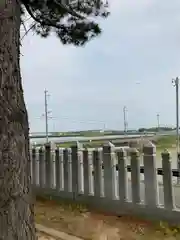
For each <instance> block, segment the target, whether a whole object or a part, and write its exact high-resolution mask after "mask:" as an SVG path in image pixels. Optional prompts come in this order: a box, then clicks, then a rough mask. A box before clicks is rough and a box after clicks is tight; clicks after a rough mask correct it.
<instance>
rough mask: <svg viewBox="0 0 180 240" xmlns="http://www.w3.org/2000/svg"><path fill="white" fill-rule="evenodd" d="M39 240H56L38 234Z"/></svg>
mask: <svg viewBox="0 0 180 240" xmlns="http://www.w3.org/2000/svg"><path fill="white" fill-rule="evenodd" d="M37 236H38V240H56V239H55V238H52V237H49V236H45V235H44V234H41V233H38V234H37Z"/></svg>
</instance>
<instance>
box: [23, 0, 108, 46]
mask: <svg viewBox="0 0 180 240" xmlns="http://www.w3.org/2000/svg"><path fill="white" fill-rule="evenodd" d="M20 2H21V4H22V5H21V6H22V14H23V13H24V12H25V10H26V11H27V12H28V14H29V15H30V16H31V17H32V19H34V22H33V24H32V26H31V29H32V30H34V31H35V32H36V33H37V34H39V35H41V36H42V37H47V36H49V35H50V33H51V32H55V33H56V35H57V37H58V38H59V39H60V40H61V42H62V43H63V44H74V45H76V46H81V45H84V44H85V43H86V42H88V41H89V40H90V39H92V38H94V37H96V36H97V35H99V34H100V33H101V28H100V27H99V24H98V23H97V22H96V21H95V19H97V18H98V17H103V18H106V17H107V16H108V15H109V12H108V3H107V2H106V3H104V1H103V0H77V1H76V3H73V4H72V3H70V2H71V1H70V0H64V1H62V0H20ZM73 2H75V1H73Z"/></svg>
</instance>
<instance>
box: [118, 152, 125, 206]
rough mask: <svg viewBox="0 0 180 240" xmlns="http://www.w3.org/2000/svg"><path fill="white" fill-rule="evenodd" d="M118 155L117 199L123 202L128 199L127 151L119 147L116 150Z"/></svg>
mask: <svg viewBox="0 0 180 240" xmlns="http://www.w3.org/2000/svg"><path fill="white" fill-rule="evenodd" d="M117 157H118V178H119V179H118V185H119V200H120V201H121V202H122V203H124V202H127V201H128V177H127V153H126V151H125V150H124V149H123V148H121V149H120V150H118V152H117Z"/></svg>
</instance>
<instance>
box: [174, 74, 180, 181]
mask: <svg viewBox="0 0 180 240" xmlns="http://www.w3.org/2000/svg"><path fill="white" fill-rule="evenodd" d="M172 84H173V86H174V87H175V88H176V150H177V168H178V170H179V173H180V159H179V156H178V155H179V78H178V77H176V78H175V79H172ZM178 183H180V178H178Z"/></svg>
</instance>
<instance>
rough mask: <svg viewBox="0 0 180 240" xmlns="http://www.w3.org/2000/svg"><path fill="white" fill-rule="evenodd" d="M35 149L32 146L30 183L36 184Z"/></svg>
mask: <svg viewBox="0 0 180 240" xmlns="http://www.w3.org/2000/svg"><path fill="white" fill-rule="evenodd" d="M36 155H37V151H36V148H32V160H31V161H32V184H33V185H35V186H36V183H37V164H36V161H37V156H36Z"/></svg>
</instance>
